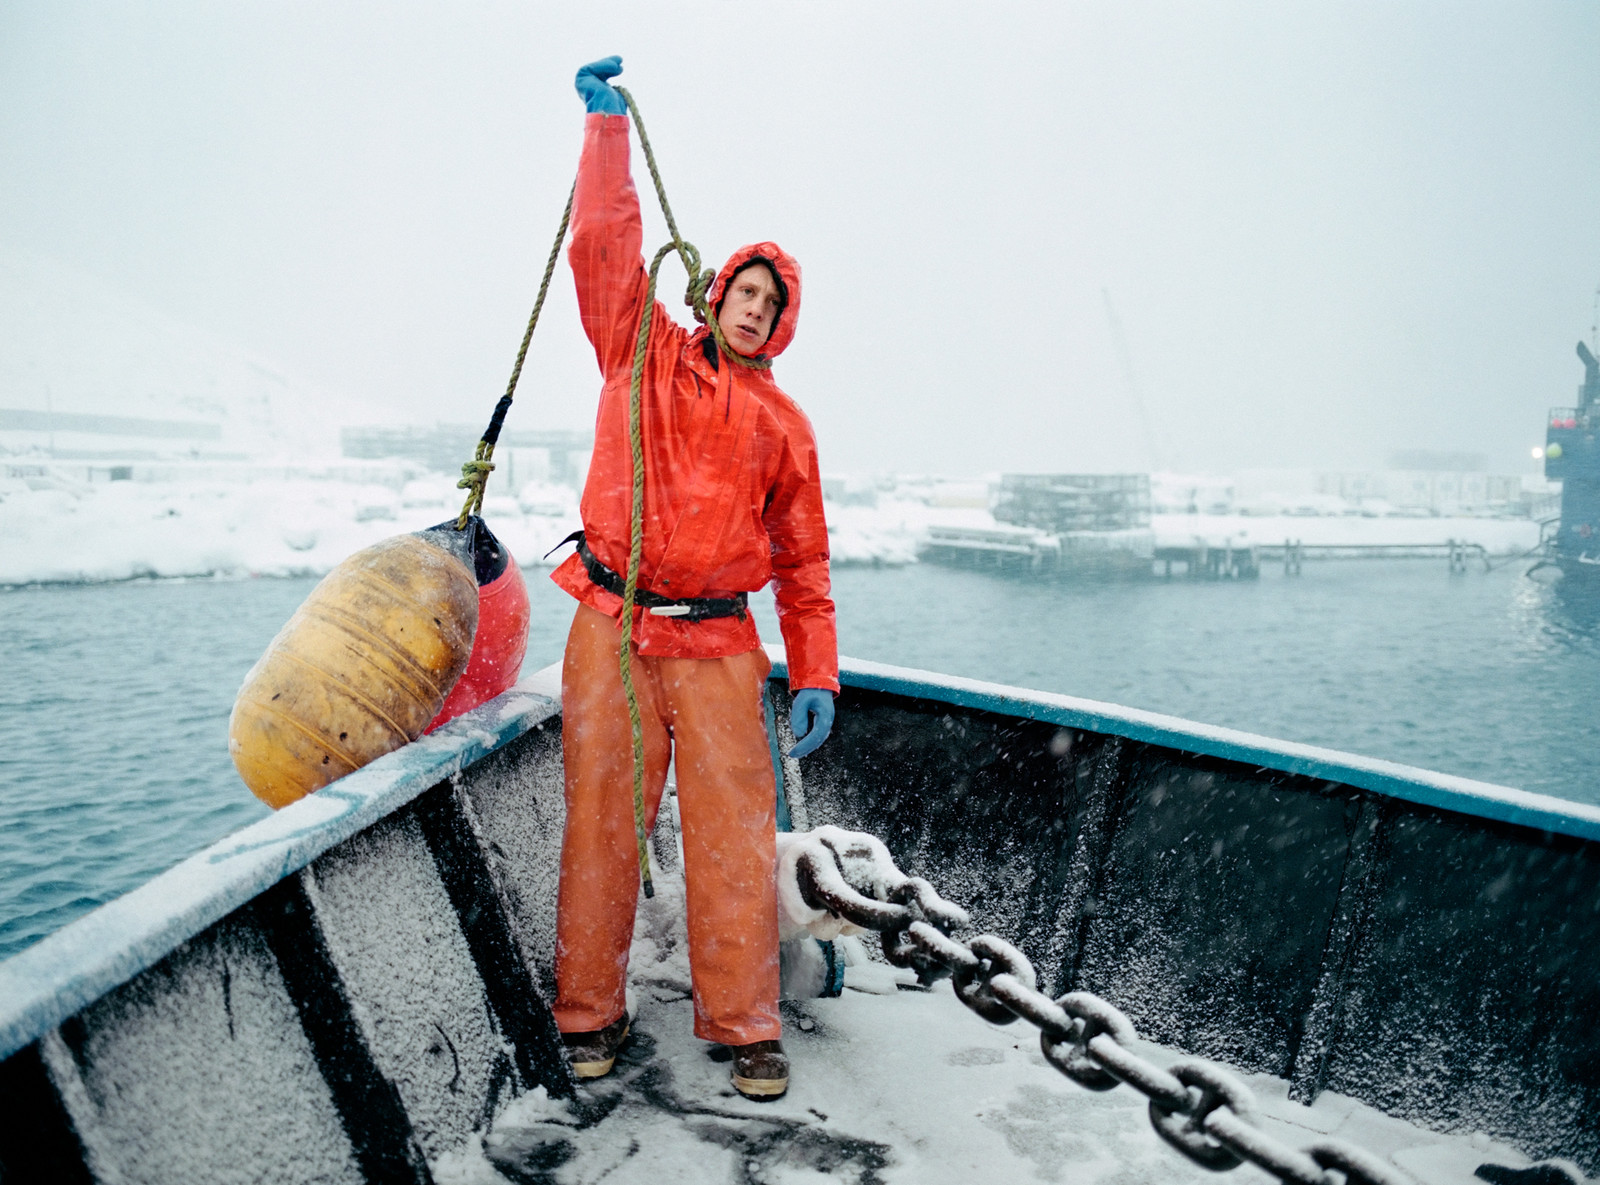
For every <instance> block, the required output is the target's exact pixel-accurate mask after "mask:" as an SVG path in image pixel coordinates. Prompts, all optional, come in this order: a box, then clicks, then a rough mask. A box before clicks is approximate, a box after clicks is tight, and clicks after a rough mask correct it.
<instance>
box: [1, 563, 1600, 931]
mask: <svg viewBox="0 0 1600 1185" xmlns="http://www.w3.org/2000/svg"><path fill="white" fill-rule="evenodd" d="M529 577H530V578H529V587H530V594H531V599H532V610H533V628H532V636H531V640H530V645H529V653H528V667H529V668H537V667H539V666H543V665H545V664H547V663H550V662H554V661H556V660H557V659H558V658H559V657H560V653H561V646H562V643H563V641H564V639H565V635H566V627H567V624H568V622H569V621H570V619H571V615H572V605H573V603H572V601H571V600H570V599H568V598H567V597H566V595H565V594H563V593H562V592H560V590H558V589H556V588H555V587H554V585H552V584H551V583H550V582H549V581H548V580H547V579H545V578H544V575H543V573H542V572H539V571H534V572H530V573H529ZM313 584H314V581H311V580H250V581H211V580H202V581H151V582H135V583H129V584H116V585H86V586H70V587H52V588H29V589H16V590H10V591H4V592H0V673H3V677H0V739H3V744H0V870H3V876H0V957H3V956H4V955H6V954H10V953H13V952H15V951H17V950H19V949H21V948H22V947H24V946H27V945H28V944H30V943H32V942H34V941H36V940H38V939H39V938H40V937H42V936H44V935H45V934H47V933H49V932H50V931H51V930H54V929H55V928H57V927H59V926H61V925H63V924H64V923H66V922H68V921H70V920H71V919H72V918H74V917H77V916H79V915H80V914H82V913H84V912H86V911H87V910H89V909H91V908H93V907H94V906H95V905H97V904H99V903H101V902H104V901H107V900H109V899H111V898H112V897H115V896H117V895H118V894H121V893H124V892H126V891H128V890H129V889H131V888H133V887H134V886H136V885H138V884H140V883H142V882H143V881H145V880H147V879H148V878H149V877H151V876H152V875H154V874H155V873H157V872H160V871H162V870H163V869H166V868H169V867H171V866H172V865H173V864H175V863H177V862H178V861H179V860H181V859H183V858H184V857H185V856H188V855H190V854H191V853H193V852H195V851H198V850H199V849H200V848H203V847H205V846H206V845H207V844H209V843H211V842H213V841H214V840H217V839H219V838H221V837H222V836H224V835H226V834H227V833H229V832H230V831H233V830H235V829H237V828H238V827H240V826H243V825H245V824H247V823H250V822H253V821H254V820H256V819H259V818H262V817H263V816H265V815H266V814H267V808H266V807H265V806H263V805H261V804H260V803H259V802H257V801H256V799H254V798H253V797H251V795H250V794H249V793H248V791H246V790H245V788H244V786H243V784H242V783H241V782H240V781H239V779H238V776H237V775H236V774H235V773H234V771H233V767H232V764H231V762H230V761H229V759H228V752H227V721H228V712H229V709H230V708H231V707H232V703H233V697H234V693H235V692H236V691H237V690H238V687H239V684H240V682H241V680H242V679H243V677H244V674H245V672H246V671H247V670H248V669H249V667H250V665H251V664H252V663H253V662H254V661H255V660H256V658H257V657H258V656H259V655H260V654H261V652H262V650H263V649H264V648H265V647H266V645H267V643H268V641H269V640H270V639H271V638H272V636H273V634H274V633H276V632H277V630H278V628H279V627H280V626H281V625H282V624H283V623H284V621H285V620H287V618H288V617H289V615H290V614H291V613H292V612H293V611H294V609H295V607H296V606H298V605H299V603H300V602H301V601H302V600H303V599H304V598H305V596H306V594H307V593H308V592H310V590H311V588H312V587H313ZM834 591H835V598H836V600H837V602H838V606H839V634H840V649H841V651H842V652H843V653H845V654H848V655H851V656H854V657H858V658H865V659H873V660H876V661H879V662H889V663H897V664H900V665H903V666H910V667H921V668H924V669H927V670H933V671H940V672H944V673H949V674H957V675H965V676H969V677H972V678H978V679H988V680H993V681H996V682H1002V683H1012V684H1017V685H1021V686H1024V687H1031V688H1036V689H1039V690H1045V691H1055V692H1063V693H1066V694H1070V695H1076V696H1083V697H1086V698H1090V699H1099V700H1108V701H1111V702H1114V703H1119V704H1125V705H1128V706H1131V707H1137V708H1144V709H1148V710H1152V711H1159V712H1167V713H1170V714H1173V715H1177V716H1183V717H1187V718H1190V719H1193V720H1198V721H1203V722H1205V723H1209V724H1221V725H1227V726H1230V727H1234V728H1240V729H1245V730H1248V731H1250V732H1256V733H1261V734H1264V735H1267V736H1271V737H1279V738H1283V739H1287V740H1294V741H1305V742H1309V743H1313V744H1319V745H1327V746H1330V747H1333V748H1337V749H1343V750H1347V751H1349V752H1353V753H1360V754H1364V755H1369V756H1375V757H1384V758H1388V759H1391V760H1394V761H1401V762H1407V763H1410V764H1413V765H1420V766H1424V767H1427V768H1430V769H1437V770H1443V771H1445V772H1448V773H1453V774H1461V775H1465V776H1468V777H1473V778H1479V779H1483V780H1485V781H1491V782H1498V783H1503V784H1505V785H1510V786H1515V787H1518V788H1521V789H1526V790H1535V791H1540V792H1542V793H1546V794H1553V795H1558V796H1561V797H1566V798H1571V799H1576V800H1579V801H1582V802H1589V803H1600V775H1597V774H1596V772H1595V770H1596V758H1595V753H1594V751H1593V748H1594V744H1593V737H1594V733H1595V729H1594V719H1595V713H1596V703H1597V700H1600V605H1597V603H1596V602H1595V601H1594V600H1592V599H1589V598H1585V597H1582V596H1577V595H1574V594H1573V593H1571V592H1570V591H1563V589H1562V588H1561V586H1554V587H1552V586H1550V585H1545V584H1540V583H1538V582H1536V581H1534V580H1531V579H1529V578H1527V577H1526V576H1525V575H1523V573H1522V569H1521V567H1520V566H1518V567H1515V568H1503V569H1500V570H1497V571H1494V572H1489V573H1485V572H1482V571H1475V572H1467V573H1464V574H1460V573H1458V574H1451V573H1449V572H1448V571H1447V568H1446V565H1445V563H1444V562H1443V561H1388V562H1382V561H1379V562H1372V561H1366V562H1363V561H1344V562H1337V561H1328V562H1324V563H1309V564H1307V565H1306V568H1305V572H1304V574H1303V575H1301V576H1298V577H1294V576H1284V575H1282V574H1281V573H1280V572H1278V570H1277V569H1275V568H1269V569H1268V570H1267V571H1266V572H1265V573H1264V574H1263V576H1262V578H1261V579H1260V580H1258V581H1241V582H1219V583H1204V582H1189V581H1186V580H1181V579H1179V580H1173V581H1170V582H1168V581H1160V580H1157V581H1151V582H1148V583H1136V584H1068V583H1056V582H1037V581H1030V580H1026V579H1019V578H1009V577H1004V576H997V575H988V574H982V573H977V572H968V571H959V570H952V569H947V568H940V567H935V566H931V565H912V566H908V567H904V568H883V569H872V568H843V569H839V570H837V571H836V572H835V574H834ZM755 611H756V615H757V619H758V620H759V621H760V622H761V625H762V633H763V636H765V637H770V638H774V639H775V638H777V637H778V636H779V635H778V630H777V626H776V618H775V617H774V616H773V612H772V602H771V597H770V595H765V596H762V597H758V598H757V599H756V602H755Z"/></svg>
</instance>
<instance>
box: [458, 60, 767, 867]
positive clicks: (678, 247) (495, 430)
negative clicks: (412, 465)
mask: <svg viewBox="0 0 1600 1185" xmlns="http://www.w3.org/2000/svg"><path fill="white" fill-rule="evenodd" d="M616 89H617V93H618V94H619V95H621V96H622V98H623V100H624V101H625V102H626V103H627V104H628V110H629V111H630V112H632V114H633V126H634V127H635V128H636V129H638V132H639V145H640V147H642V148H643V149H644V159H645V163H646V164H647V165H648V166H649V168H650V179H651V181H653V182H654V183H655V187H656V197H657V198H659V199H660V201H661V212H662V214H664V215H665V216H666V220H667V229H668V230H669V231H671V232H672V241H671V242H670V243H668V244H667V245H666V246H664V247H662V248H661V249H660V250H659V251H657V252H656V254H655V258H654V259H652V260H651V261H650V278H649V285H648V288H647V290H646V293H645V301H644V310H643V311H642V312H641V313H640V315H639V335H638V340H637V343H636V345H635V347H634V352H633V376H632V379H631V381H630V383H629V386H628V443H629V445H630V446H631V448H632V452H633V504H632V516H631V517H632V522H631V525H630V530H629V538H628V572H627V578H626V580H625V581H624V583H623V589H622V645H621V647H620V649H619V655H618V666H619V668H620V670H621V674H622V688H623V691H624V692H625V693H626V694H627V697H628V722H629V724H630V725H631V727H632V732H633V829H634V835H635V837H636V838H637V840H638V844H639V879H640V880H641V881H642V882H643V884H644V895H645V896H646V897H654V896H655V886H654V885H653V884H652V882H651V878H650V850H649V848H648V846H647V844H646V839H647V837H646V835H645V828H644V723H643V720H642V719H641V717H640V714H639V693H638V689H637V688H636V687H635V686H634V682H633V654H632V650H633V610H634V603H635V598H636V596H637V594H638V590H639V563H640V560H641V558H642V556H643V554H644V436H643V427H642V423H641V418H642V417H641V410H640V409H641V403H642V400H641V391H642V388H643V383H644V362H645V354H646V352H647V350H648V347H649V344H650V325H651V322H652V321H653V320H654V315H655V305H656V280H657V278H658V277H659V275H660V273H661V264H662V261H663V260H665V259H666V257H667V255H668V254H669V253H670V252H672V251H676V252H677V253H678V258H679V259H681V260H682V261H683V268H684V271H686V272H688V274H689V285H688V289H687V291H686V292H685V293H684V298H683V302H684V304H686V305H688V306H689V308H690V309H692V310H693V311H694V316H695V320H697V321H699V322H700V323H701V324H703V325H705V326H706V327H707V328H709V329H710V331H711V336H712V338H713V340H715V342H716V343H717V349H718V351H719V352H720V353H721V354H722V356H723V357H725V358H729V359H731V360H732V361H733V362H735V363H737V364H738V365H740V366H743V367H747V368H748V369H750V370H766V369H768V368H769V367H770V366H771V365H772V364H771V363H770V362H768V361H766V360H765V359H761V358H746V357H745V356H744V355H742V354H738V353H735V352H734V351H733V349H732V348H730V347H729V345H728V343H727V340H726V339H725V338H724V337H723V336H722V327H721V326H720V325H718V324H717V319H716V318H715V317H714V316H712V315H711V311H710V310H709V309H708V308H707V307H706V293H707V292H709V291H710V290H711V285H712V283H713V282H714V281H715V280H716V275H717V274H716V272H714V271H713V270H711V269H710V268H705V269H702V268H701V266H700V252H699V250H698V249H697V248H696V247H695V245H694V244H693V243H690V242H688V241H687V240H686V239H685V238H684V237H683V236H682V235H681V234H679V233H678V222H677V219H675V218H674V217H673V216H672V206H671V204H670V203H668V201H667V190H666V187H665V186H664V185H662V183H661V171H660V169H658V168H657V167H656V154H655V151H654V150H653V149H652V148H651V147H650V137H649V136H647V135H646V134H645V130H644V120H643V118H642V117H641V116H640V115H639V105H638V104H637V103H635V102H634V101H633V96H632V95H631V94H629V93H628V92H627V90H625V89H624V88H622V87H620V86H619V87H617V88H616ZM577 188H578V187H577V185H576V183H574V185H573V187H572V192H571V193H569V194H567V208H566V210H565V211H563V213H562V215H561V228H560V229H559V230H558V231H556V241H555V243H554V244H553V245H552V246H551V248H550V258H549V259H548V260H546V261H545V266H544V279H543V280H542V281H541V282H540V284H539V297H538V299H537V300H536V301H534V305H533V313H532V314H531V315H530V316H529V317H528V328H527V331H526V332H525V333H523V335H522V346H521V348H520V349H519V350H518V351H517V361H516V364H515V365H514V366H513V367H512V368H511V381H510V382H509V383H508V384H507V385H506V393H505V394H504V395H503V396H501V398H500V402H499V403H498V404H496V405H495V410H494V415H493V417H492V418H491V419H490V421H489V427H488V429H487V430H486V431H485V432H484V434H483V439H481V440H480V441H478V448H477V452H476V455H474V457H473V458H472V460H470V461H468V462H467V463H466V464H464V465H462V466H461V480H460V481H459V482H458V483H456V485H457V488H458V489H463V490H466V491H467V501H466V504H465V505H464V506H462V508H461V515H460V517H459V518H457V520H456V529H457V530H465V529H466V526H467V520H468V519H469V518H470V517H471V516H472V515H474V514H476V513H478V512H479V511H480V510H481V509H482V508H483V489H484V485H485V484H486V483H487V482H488V480H489V474H490V473H492V472H494V459H493V458H494V446H495V442H496V441H497V440H498V439H499V436H500V425H501V424H502V423H503V422H504V420H505V415H506V412H507V410H509V408H510V407H511V400H512V397H513V396H514V395H515V394H516V390H517V380H518V379H519V378H520V377H521V376H522V362H523V359H524V358H526V357H527V355H528V343H529V342H530V341H531V340H532V338H533V329H534V326H536V325H537V324H538V323H539V312H540V310H541V309H543V308H544V298H545V296H546V295H547V294H548V293H549V291H550V277H551V276H552V275H553V274H554V272H555V267H556V260H557V259H558V258H559V257H560V254H561V244H562V243H563V242H564V241H565V240H566V237H567V227H568V225H569V224H570V223H571V221H572V199H573V197H574V195H575V194H576V193H577Z"/></svg>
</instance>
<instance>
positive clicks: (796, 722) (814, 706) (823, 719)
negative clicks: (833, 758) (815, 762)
mask: <svg viewBox="0 0 1600 1185" xmlns="http://www.w3.org/2000/svg"><path fill="white" fill-rule="evenodd" d="M789 727H790V728H792V729H793V730H794V739H795V741H796V742H797V743H796V745H795V747H794V748H792V749H790V750H789V756H790V757H804V756H805V755H806V754H807V753H810V752H812V751H813V750H815V749H816V748H817V746H818V745H820V744H822V742H823V741H825V740H827V739H828V734H829V733H830V732H832V731H833V692H831V691H820V690H818V689H817V688H815V687H807V688H805V689H804V690H802V691H797V692H795V693H794V705H793V706H792V707H791V708H790V709H789Z"/></svg>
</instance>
